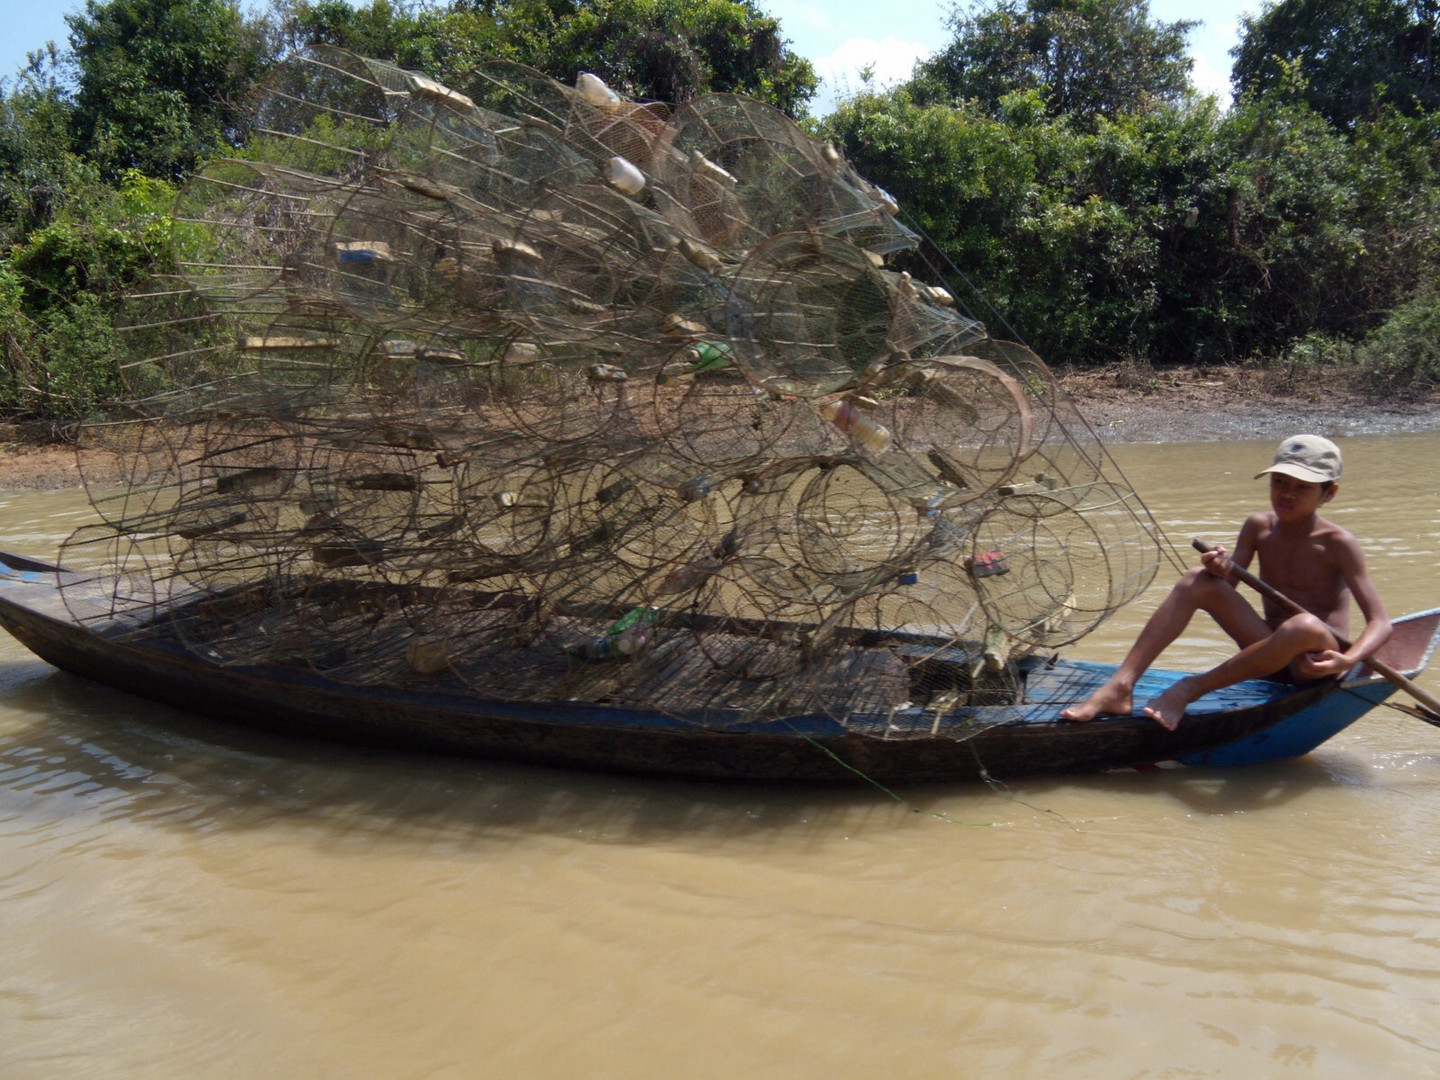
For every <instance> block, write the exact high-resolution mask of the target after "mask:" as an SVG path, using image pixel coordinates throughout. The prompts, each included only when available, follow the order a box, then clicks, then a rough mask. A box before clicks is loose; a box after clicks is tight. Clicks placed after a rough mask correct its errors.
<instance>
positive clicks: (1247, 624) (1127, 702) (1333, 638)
mask: <svg viewBox="0 0 1440 1080" xmlns="http://www.w3.org/2000/svg"><path fill="white" fill-rule="evenodd" d="M1340 467H1341V463H1340V448H1339V447H1337V446H1336V445H1335V444H1334V443H1332V442H1331V441H1330V440H1329V439H1322V438H1321V437H1320V436H1318V435H1296V436H1293V437H1292V438H1289V439H1286V440H1285V441H1284V442H1282V443H1281V444H1280V449H1279V450H1278V451H1276V453H1275V463H1274V464H1273V465H1271V466H1270V468H1268V469H1266V470H1265V471H1264V472H1261V473H1259V474H1258V475H1257V476H1256V479H1257V480H1258V479H1259V478H1260V477H1261V476H1268V477H1269V478H1270V507H1271V508H1270V509H1269V510H1266V511H1261V512H1260V513H1256V514H1252V515H1250V517H1249V518H1248V519H1246V521H1245V524H1244V525H1243V526H1241V529H1240V537H1239V539H1237V540H1236V541H1235V553H1234V554H1233V555H1232V556H1230V557H1229V558H1227V557H1226V554H1225V549H1224V548H1222V547H1216V548H1214V549H1213V550H1211V551H1208V552H1206V553H1205V554H1204V555H1202V556H1201V562H1202V564H1203V565H1201V566H1199V567H1196V568H1195V569H1193V570H1190V571H1188V572H1187V573H1186V574H1185V575H1184V576H1183V577H1182V578H1181V579H1180V581H1179V582H1178V583H1177V584H1176V585H1175V587H1174V588H1173V589H1172V590H1171V591H1170V595H1169V596H1168V597H1166V598H1165V600H1164V602H1162V603H1161V605H1160V606H1159V607H1158V608H1156V609H1155V614H1153V615H1152V616H1150V620H1149V621H1148V622H1147V623H1146V624H1145V628H1144V629H1143V630H1141V631H1140V636H1139V637H1138V638H1137V639H1136V640H1135V644H1134V645H1133V646H1131V649H1130V653H1129V655H1128V656H1126V657H1125V660H1124V661H1123V662H1122V663H1121V665H1120V666H1119V667H1118V668H1116V669H1115V674H1113V675H1112V676H1110V679H1109V681H1107V682H1106V683H1105V685H1104V686H1102V687H1100V689H1098V690H1096V691H1095V692H1094V693H1093V694H1091V695H1090V697H1089V698H1088V699H1087V700H1086V701H1085V702H1083V703H1082V704H1080V705H1073V706H1071V707H1070V708H1068V709H1064V710H1062V711H1061V713H1060V716H1061V718H1062V719H1065V720H1079V721H1084V720H1093V719H1094V718H1095V717H1097V716H1101V715H1113V716H1129V715H1131V714H1132V713H1133V712H1134V703H1133V701H1132V700H1131V694H1132V692H1133V691H1134V689H1135V683H1136V680H1138V679H1139V678H1140V676H1141V675H1143V674H1144V673H1145V671H1146V669H1147V668H1149V666H1150V665H1151V664H1152V663H1154V662H1155V658H1156V657H1157V656H1159V655H1160V653H1161V652H1163V651H1164V650H1165V648H1166V647H1167V646H1168V645H1169V644H1170V643H1171V642H1172V641H1174V640H1175V639H1176V638H1177V637H1179V636H1180V635H1181V634H1182V633H1183V632H1184V630H1185V627H1186V626H1187V625H1189V623H1190V617H1191V616H1192V615H1194V614H1195V612H1197V611H1205V612H1208V613H1209V614H1210V616H1211V617H1212V618H1214V620H1215V621H1216V622H1217V623H1219V624H1220V628H1221V629H1222V630H1224V631H1225V632H1226V633H1227V634H1229V635H1230V636H1231V637H1232V638H1234V639H1235V643H1236V644H1237V645H1239V646H1240V651H1239V652H1238V653H1236V654H1235V655H1234V656H1232V657H1230V658H1229V659H1228V660H1226V661H1225V662H1224V663H1222V664H1220V665H1219V666H1218V667H1215V668H1212V669H1211V670H1210V671H1207V672H1205V673H1204V674H1201V675H1189V676H1186V677H1185V678H1183V679H1181V680H1180V681H1179V682H1177V683H1175V684H1174V685H1173V686H1171V687H1170V688H1169V689H1167V690H1166V691H1165V692H1164V693H1163V694H1161V695H1160V696H1159V697H1157V698H1155V699H1154V700H1152V701H1149V702H1147V703H1146V704H1145V706H1144V708H1142V709H1141V710H1140V711H1141V712H1142V713H1144V714H1145V715H1146V716H1149V717H1150V718H1151V719H1153V720H1156V721H1158V722H1159V723H1160V724H1162V725H1164V726H1165V727H1167V728H1170V729H1171V730H1174V728H1175V727H1176V726H1177V725H1178V724H1179V723H1180V718H1181V717H1182V716H1184V715H1185V709H1186V708H1187V707H1188V706H1189V705H1190V703H1191V702H1193V701H1195V700H1196V699H1197V698H1199V697H1200V696H1201V695H1203V694H1207V693H1209V692H1210V691H1211V690H1218V689H1220V688H1221V687H1222V686H1229V685H1231V684H1232V683H1237V682H1240V681H1241V680H1243V679H1258V678H1264V677H1266V676H1279V677H1284V678H1289V679H1291V680H1293V681H1295V682H1311V681H1313V680H1316V679H1325V678H1331V677H1335V676H1339V675H1343V674H1344V673H1345V672H1347V671H1349V670H1350V669H1351V668H1352V667H1353V666H1354V665H1355V664H1357V663H1359V662H1360V661H1362V660H1364V659H1365V658H1366V657H1368V656H1370V655H1371V654H1372V653H1373V652H1375V650H1376V649H1378V648H1380V646H1381V645H1383V644H1385V641H1386V639H1387V638H1389V637H1390V620H1389V619H1388V618H1387V617H1386V615H1385V608H1384V606H1383V605H1382V604H1381V603H1380V597H1379V596H1378V595H1377V594H1376V592H1375V586H1374V585H1373V584H1372V583H1371V581H1370V575H1369V574H1368V573H1367V572H1366V570H1365V558H1364V556H1363V555H1362V554H1361V553H1360V545H1359V544H1358V543H1357V542H1356V540H1355V537H1353V536H1352V535H1350V533H1348V532H1347V531H1345V530H1344V529H1342V528H1340V526H1338V525H1336V524H1334V523H1333V522H1329V521H1326V520H1325V519H1324V518H1322V517H1320V516H1319V514H1318V511H1319V509H1320V507H1322V506H1323V505H1325V504H1326V503H1327V502H1329V501H1330V500H1331V499H1333V498H1334V497H1335V493H1336V492H1337V491H1338V490H1339V484H1338V483H1337V481H1339V479H1340ZM1256 555H1258V556H1259V557H1260V577H1261V578H1262V579H1263V580H1264V581H1266V582H1268V583H1269V584H1271V585H1273V586H1275V588H1277V589H1278V590H1279V591H1280V592H1282V593H1284V594H1285V595H1286V596H1288V597H1290V599H1292V600H1294V601H1295V602H1296V603H1297V604H1299V605H1300V606H1301V607H1303V608H1304V609H1305V610H1306V611H1307V612H1310V613H1311V614H1307V615H1292V614H1290V613H1289V612H1288V611H1286V610H1284V609H1282V608H1280V606H1279V605H1276V604H1274V603H1273V602H1272V601H1270V600H1269V599H1268V598H1267V599H1266V600H1265V614H1264V617H1263V618H1262V617H1261V616H1260V615H1258V614H1257V613H1256V612H1255V609H1254V608H1253V607H1251V606H1250V604H1249V602H1248V601H1247V600H1246V599H1245V597H1243V596H1241V595H1240V593H1239V592H1238V591H1237V590H1236V588H1235V586H1234V583H1233V581H1232V579H1231V576H1230V570H1231V569H1232V567H1235V566H1238V567H1240V568H1241V569H1248V568H1249V566H1250V560H1251V559H1252V558H1253V557H1254V556H1256ZM1352 601H1353V603H1354V604H1355V605H1356V606H1358V607H1359V608H1360V613H1361V614H1362V615H1363V616H1364V618H1365V629H1364V630H1363V631H1361V633H1360V636H1359V637H1358V638H1356V639H1355V640H1354V642H1353V643H1350V644H1342V643H1343V642H1345V641H1346V640H1347V639H1348V637H1349V633H1350V606H1351V603H1352Z"/></svg>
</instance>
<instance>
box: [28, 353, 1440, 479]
mask: <svg viewBox="0 0 1440 1080" xmlns="http://www.w3.org/2000/svg"><path fill="white" fill-rule="evenodd" d="M1060 379H1061V382H1062V383H1063V385H1064V386H1065V388H1066V389H1067V390H1068V391H1069V392H1070V394H1071V395H1072V396H1073V397H1074V399H1075V401H1076V403H1077V404H1078V406H1079V408H1080V412H1081V415H1082V416H1084V418H1085V420H1086V421H1087V422H1088V423H1089V424H1090V426H1091V427H1092V428H1093V429H1094V431H1095V433H1096V434H1097V435H1098V436H1099V437H1100V439H1101V441H1102V442H1107V443H1145V442H1215V441H1218V440H1221V439H1271V438H1279V437H1281V436H1283V435H1285V434H1287V433H1290V432H1296V431H1313V432H1315V433H1317V434H1320V435H1326V436H1329V437H1331V438H1337V439H1339V438H1345V437H1347V436H1353V435H1393V434H1402V433H1405V432H1414V431H1436V430H1440V394H1434V395H1431V396H1430V397H1429V398H1428V399H1421V400H1415V399H1407V400H1394V401H1390V400H1383V399H1376V398H1367V397H1364V396H1362V395H1359V394H1356V393H1354V392H1349V391H1345V390H1341V389H1334V388H1317V387H1304V388H1296V387H1292V386H1286V385H1284V384H1277V383H1276V380H1275V379H1274V378H1273V377H1269V378H1267V377H1262V376H1261V375H1259V374H1257V373H1255V372H1248V371H1245V370H1241V369H1235V370H1220V371H1217V370H1215V369H1184V370H1166V371H1163V372H1139V373H1137V372H1134V371H1126V370H1105V371H1084V372H1070V373H1061V375H1060ZM87 471H88V472H89V474H90V479H91V480H92V481H98V482H102V483H103V482H105V481H106V480H107V479H108V478H106V477H103V476H97V475H95V473H96V471H97V470H94V469H93V468H89V467H87ZM113 480H114V482H118V477H116V478H113ZM81 483H82V481H81V474H80V467H79V464H78V462H77V460H76V452H75V448H74V447H73V446H68V445H65V444H54V443H37V442H35V441H34V440H33V439H32V438H27V433H26V432H25V431H24V430H22V429H20V428H16V427H13V426H5V425H0V490H17V489H21V490H31V491H48V490H54V489H58V488H74V487H79V486H80V485H81Z"/></svg>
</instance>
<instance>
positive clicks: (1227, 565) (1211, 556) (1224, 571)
mask: <svg viewBox="0 0 1440 1080" xmlns="http://www.w3.org/2000/svg"><path fill="white" fill-rule="evenodd" d="M1200 564H1201V565H1202V566H1204V567H1205V569H1206V570H1207V571H1209V572H1210V573H1211V574H1213V575H1214V576H1215V577H1218V578H1227V577H1229V576H1230V571H1231V569H1232V568H1233V566H1234V564H1233V563H1231V561H1230V556H1228V555H1226V554H1225V549H1224V548H1223V547H1221V546H1220V545H1219V544H1216V545H1215V546H1214V547H1212V548H1211V549H1210V550H1209V551H1207V552H1205V553H1204V554H1203V555H1201V556H1200Z"/></svg>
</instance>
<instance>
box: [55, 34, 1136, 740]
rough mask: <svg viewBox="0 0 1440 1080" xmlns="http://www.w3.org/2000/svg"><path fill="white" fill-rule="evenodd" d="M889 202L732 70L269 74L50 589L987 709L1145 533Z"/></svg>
mask: <svg viewBox="0 0 1440 1080" xmlns="http://www.w3.org/2000/svg"><path fill="white" fill-rule="evenodd" d="M897 209H898V208H897V207H896V206H895V205H894V200H892V199H890V198H889V197H888V196H887V195H886V194H885V193H884V192H883V191H881V190H880V189H878V188H876V187H875V186H874V185H873V184H870V183H868V182H867V181H865V180H864V179H863V178H862V177H859V176H858V175H857V174H856V173H855V171H854V169H853V168H852V167H851V166H850V165H849V164H848V163H846V162H845V161H844V160H843V158H842V157H841V156H840V155H839V154H838V153H837V152H836V151H835V150H834V149H833V148H831V147H827V146H825V145H824V144H821V143H819V142H817V141H815V140H814V139H812V138H810V137H809V136H808V135H806V134H805V133H804V132H803V131H801V130H800V129H799V128H798V127H797V126H796V125H795V124H794V123H793V122H791V121H790V120H788V119H787V118H785V117H784V116H782V115H781V114H780V113H778V112H776V111H775V110H773V109H770V108H768V107H767V106H763V105H759V104H757V103H755V102H752V101H747V100H746V99H743V98H739V97H736V96H734V95H712V96H710V97H706V98H702V99H699V100H697V101H694V102H690V103H687V104H685V105H684V106H681V107H680V108H678V109H676V110H674V111H673V113H672V112H671V111H670V110H669V109H667V108H665V107H663V106H657V105H653V104H650V103H642V102H632V101H628V100H625V99H624V98H622V97H621V96H619V95H616V94H613V93H612V92H611V91H610V90H609V89H608V88H606V87H604V86H603V84H601V83H599V82H598V80H595V79H593V77H585V78H582V79H581V80H580V81H579V83H578V85H577V86H575V87H568V86H562V85H560V84H559V83H556V82H554V81H553V80H550V79H548V78H546V77H545V76H543V75H541V74H540V73H538V72H535V71H533V70H531V69H527V68H523V67H521V66H519V65H515V64H510V63H505V62H498V61H497V62H492V63H487V64H484V65H482V66H480V67H479V68H478V69H477V70H476V71H475V72H474V73H473V74H472V76H470V77H469V78H467V79H465V80H463V81H462V82H460V83H458V84H457V85H455V86H444V85H441V84H439V83H437V82H435V81H434V80H431V79H428V78H427V77H425V76H423V75H421V74H418V73H414V72H409V71H405V70H403V69H401V68H398V67H395V66H394V65H391V64H386V63H381V62H376V61H371V60H366V59H364V58H360V57H356V56H352V55H349V54H346V53H343V52H340V51H337V50H319V51H317V52H314V53H311V54H306V55H302V56H298V57H295V58H292V59H291V60H290V61H287V63H285V64H283V65H281V66H280V67H279V68H278V69H277V70H276V72H275V73H274V75H273V77H272V78H271V80H270V81H269V82H268V84H267V85H266V86H265V87H264V88H262V90H261V92H260V94H259V97H258V105H257V119H256V126H255V136H254V140H253V145H252V146H250V147H248V148H247V158H246V160H244V161H217V162H213V163H211V164H209V165H207V166H206V167H205V168H204V169H202V170H201V171H200V172H198V173H197V174H196V175H195V176H193V177H192V178H191V179H190V181H189V182H188V183H187V184H186V186H185V187H184V189H183V190H182V191H181V193H180V195H179V196H178V199H177V204H176V213H177V220H178V222H179V225H178V227H177V229H176V247H175V260H176V264H177V266H178V274H177V275H176V276H174V277H171V278H158V279H156V280H155V281H154V282H151V283H149V284H148V285H146V286H145V287H143V288H141V289H140V290H137V292H136V294H135V295H134V296H133V297H132V298H131V299H130V300H129V302H128V303H127V304H126V306H125V308H124V311H123V313H122V316H121V320H120V323H119V324H118V325H117V342H118V343H119V347H118V349H117V364H118V365H119V370H120V372H121V377H122V379H123V380H124V384H125V386H126V387H127V390H128V393H129V398H128V399H127V400H126V401H124V402H121V403H119V404H117V405H116V406H115V407H113V408H110V409H107V410H105V411H103V412H100V413H97V414H96V415H95V416H93V417H91V418H90V420H89V421H88V422H87V423H86V424H85V425H84V426H83V428H82V430H81V432H80V440H81V442H82V445H84V446H87V447H91V448H95V447H98V448H102V449H104V450H105V451H106V454H105V455H104V459H103V462H102V463H103V464H104V465H105V469H106V471H105V473H103V474H102V473H101V472H95V473H94V474H93V475H87V476H86V484H87V489H88V490H89V491H90V494H91V497H92V501H93V502H94V503H95V505H96V508H97V510H98V512H99V515H100V524H98V525H96V526H93V527H89V528H87V529H85V530H82V531H80V532H77V534H76V535H75V537H74V538H73V540H72V543H71V544H69V545H68V546H67V553H66V557H67V559H74V560H76V561H79V562H81V563H83V564H85V565H94V566H96V567H98V568H99V570H98V572H97V573H96V574H95V575H93V576H92V577H90V578H87V579H86V580H85V582H84V583H83V584H82V583H79V582H77V583H72V585H71V586H68V587H67V589H68V592H67V595H66V597H65V600H66V603H67V605H70V606H71V608H72V611H74V612H75V615H76V618H77V619H81V620H82V621H85V622H86V623H87V625H101V624H104V623H106V621H107V620H110V621H113V620H115V619H116V618H118V617H121V616H122V615H123V617H124V619H126V620H128V621H127V622H126V623H125V625H126V627H127V630H126V632H127V633H128V632H135V633H140V632H144V631H143V630H142V629H141V628H142V627H143V626H145V625H149V626H151V627H152V628H153V632H154V633H156V634H164V635H169V638H170V639H171V640H174V641H177V642H179V644H180V645H181V646H183V647H185V648H187V649H189V650H190V651H191V652H192V653H193V654H194V655H196V656H199V657H202V658H205V659H207V660H208V661H209V662H212V663H215V664H272V665H282V666H288V667H297V668H302V669H305V670H308V671H312V672H317V673H321V674H323V675H325V676H326V677H327V678H331V679H335V680H339V681H342V682H349V683H354V684H357V685H364V686H374V687H391V686H393V687H412V688H413V687H426V688H430V689H435V690H437V691H438V690H445V691H455V692H465V693H470V694H476V695H480V696H484V697H490V698H494V699H496V700H507V701H537V702H560V701H564V702H585V703H590V704H593V705H597V706H599V705H604V706H624V707H633V708H637V709H646V710H653V711H658V712H661V713H664V714H666V715H668V716H671V717H675V718H679V719H683V720H685V721H686V722H691V723H695V724H698V725H704V726H712V727H728V726H734V725H744V724H752V723H764V722H771V721H774V722H779V721H780V720H781V719H782V718H785V717H795V716H827V717H830V718H832V719H834V720H835V721H837V722H840V723H843V724H846V725H850V726H852V727H854V728H855V729H856V730H864V731H867V732H872V733H879V734H882V735H886V737H889V735H888V734H886V733H888V732H890V730H891V725H892V724H893V723H898V722H899V721H896V720H895V718H896V717H898V716H901V715H902V714H903V716H904V717H905V718H906V719H905V720H904V723H905V724H910V725H912V726H913V725H915V724H923V723H927V722H936V718H938V717H941V716H945V715H948V712H949V711H951V710H954V709H957V708H962V707H965V706H967V705H971V704H976V703H989V702H992V701H997V700H1001V699H1003V698H1005V697H1006V695H1010V696H1012V697H1013V695H1015V694H1016V693H1018V692H1019V688H1020V685H1021V680H1020V676H1019V672H1020V670H1021V669H1022V667H1023V665H1024V664H1025V663H1026V662H1027V658H1028V657H1029V656H1031V655H1033V654H1035V653H1036V652H1037V651H1039V650H1043V649H1048V648H1051V647H1054V646H1055V645H1058V644H1061V643H1064V642H1068V641H1072V640H1074V639H1075V638H1077V637H1079V636H1080V635H1082V634H1084V633H1085V632H1087V631H1088V630H1089V629H1091V628H1093V627H1094V626H1095V625H1096V624H1097V623H1098V622H1099V621H1100V620H1101V619H1103V618H1104V617H1105V616H1106V615H1107V614H1108V613H1109V612H1110V611H1112V610H1114V609H1115V607H1117V606H1119V605H1120V604H1123V603H1125V602H1126V601H1128V600H1129V599H1130V598H1132V597H1133V596H1135V595H1136V594H1137V593H1138V592H1139V591H1140V590H1141V589H1142V588H1144V586H1145V584H1146V583H1148V581H1149V580H1150V577H1151V575H1153V573H1154V570H1155V565H1156V562H1157V556H1158V548H1157V545H1156V544H1155V541H1154V537H1153V535H1152V533H1151V530H1150V529H1149V527H1148V524H1147V522H1146V520H1145V518H1144V516H1143V512H1142V508H1140V507H1139V506H1138V503H1137V502H1136V500H1135V499H1134V496H1133V494H1132V493H1131V492H1129V490H1128V489H1127V488H1125V487H1124V486H1123V484H1121V483H1120V482H1119V480H1118V478H1117V477H1116V476H1115V475H1114V470H1113V469H1112V468H1111V467H1110V466H1109V464H1108V463H1107V461H1106V459H1105V457H1104V455H1103V453H1101V452H1100V450H1099V448H1098V447H1097V446H1096V445H1094V441H1093V439H1092V438H1091V437H1090V436H1089V435H1088V433H1087V432H1086V430H1085V428H1084V425H1083V423H1081V421H1080V420H1079V418H1078V416H1076V415H1075V413H1074V411H1073V408H1072V407H1071V406H1070V404H1069V402H1068V400H1067V399H1066V398H1065V396H1064V394H1063V392H1062V391H1061V390H1060V388H1059V386H1058V384H1057V383H1056V381H1055V380H1054V378H1053V377H1052V376H1051V375H1050V373H1049V372H1048V370H1047V369H1046V368H1045V366H1044V364H1043V363H1042V362H1041V361H1040V359H1039V358H1038V357H1036V356H1035V355H1034V354H1033V353H1031V352H1030V351H1029V350H1028V349H1025V348H1024V347H1023V346H1021V345H1018V344H1013V343H1007V342H1000V341H995V340H993V339H991V338H989V337H987V336H985V331H984V328H983V327H982V326H981V325H980V324H979V323H978V322H976V321H975V320H974V319H973V318H971V317H970V316H969V315H968V314H967V313H966V312H965V311H963V310H962V309H961V307H960V305H958V304H957V303H956V302H955V300H954V298H953V296H952V295H951V293H950V292H949V291H947V289H945V288H944V287H942V286H940V285H931V284H927V283H925V282H923V281H920V280H918V279H917V278H915V277H912V276H911V275H910V274H909V273H905V272H902V271H901V270H899V269H897V268H895V267H893V266H887V265H886V256H888V255H890V254H891V253H894V252H899V251H904V250H906V249H908V248H910V247H912V246H914V244H915V241H916V237H915V234H914V233H913V232H911V231H910V230H909V229H908V228H906V227H905V226H904V225H903V224H901V223H900V222H899V220H898V219H897V216H896V211H897ZM90 460H92V461H96V460H101V459H97V458H94V457H92V458H91V459H90ZM116 475H118V476H120V477H122V480H123V486H122V487H121V488H120V489H119V490H118V491H117V490H116V489H114V488H113V487H112V486H110V484H109V481H108V480H106V479H105V477H106V476H116ZM897 737H898V736H897Z"/></svg>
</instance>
